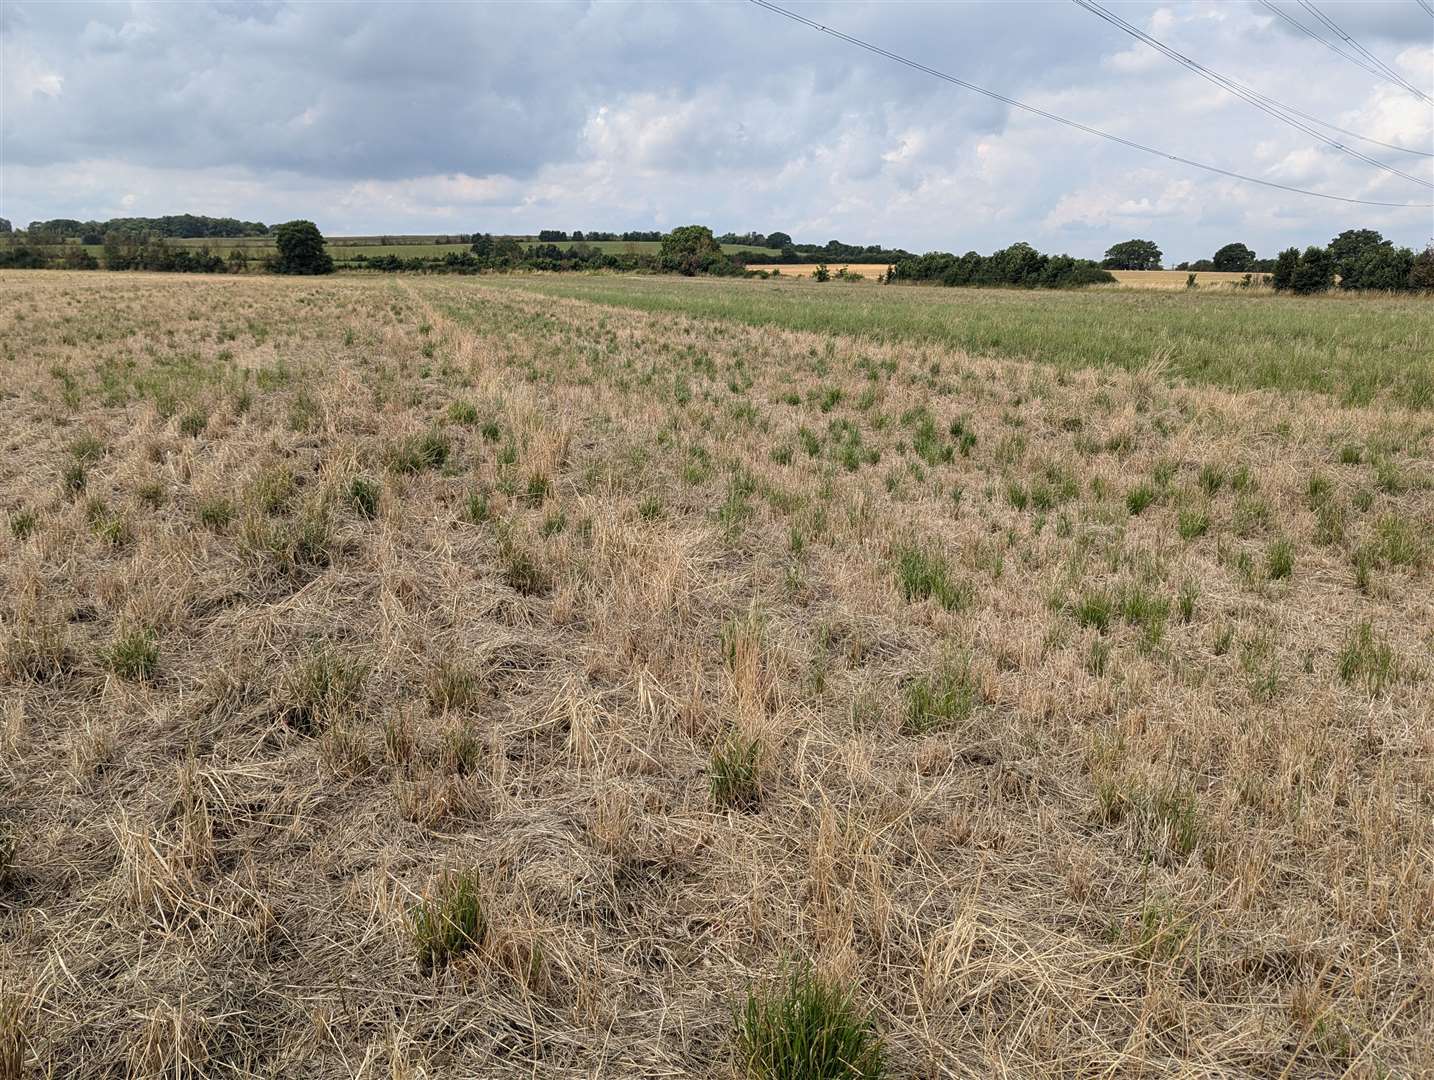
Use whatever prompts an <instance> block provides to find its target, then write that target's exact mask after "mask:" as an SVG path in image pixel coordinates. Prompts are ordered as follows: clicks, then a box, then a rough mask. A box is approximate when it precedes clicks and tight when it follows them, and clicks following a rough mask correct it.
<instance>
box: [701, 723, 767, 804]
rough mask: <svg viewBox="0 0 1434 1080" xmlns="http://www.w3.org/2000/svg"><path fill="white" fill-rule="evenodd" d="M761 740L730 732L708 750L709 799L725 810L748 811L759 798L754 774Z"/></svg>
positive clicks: (758, 783) (759, 793)
mask: <svg viewBox="0 0 1434 1080" xmlns="http://www.w3.org/2000/svg"><path fill="white" fill-rule="evenodd" d="M760 750H761V744H760V743H759V742H758V741H757V740H756V739H750V740H748V739H743V738H741V737H740V736H736V735H734V736H732V737H731V738H729V739H727V740H726V741H725V742H723V743H722V744H721V745H720V746H718V747H717V748H716V749H715V750H713V751H712V764H711V767H710V776H711V789H712V801H713V802H714V803H716V804H717V805H718V806H719V807H725V808H727V809H729V810H740V811H751V810H755V809H757V806H758V804H760V802H761V801H762V788H761V784H760V782H759V780H758V775H757V759H758V755H759V752H760Z"/></svg>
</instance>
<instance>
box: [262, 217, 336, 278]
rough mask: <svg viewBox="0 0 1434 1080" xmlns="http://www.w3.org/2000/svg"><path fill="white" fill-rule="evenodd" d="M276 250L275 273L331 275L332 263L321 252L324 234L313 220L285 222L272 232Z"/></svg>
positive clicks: (324, 252) (332, 261) (323, 251)
mask: <svg viewBox="0 0 1434 1080" xmlns="http://www.w3.org/2000/svg"><path fill="white" fill-rule="evenodd" d="M274 243H275V246H276V247H277V248H278V250H279V255H278V258H277V259H275V261H274V272H275V273H276V274H332V273H333V272H334V260H333V258H332V257H331V256H330V255H329V253H328V252H327V251H325V250H324V235H323V233H321V232H319V227H318V226H317V225H315V224H314V223H313V222H312V221H302V220H301V221H286V222H285V223H284V224H282V225H280V226H278V227H276V228H275V230H274Z"/></svg>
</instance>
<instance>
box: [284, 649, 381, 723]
mask: <svg viewBox="0 0 1434 1080" xmlns="http://www.w3.org/2000/svg"><path fill="white" fill-rule="evenodd" d="M367 677H368V672H367V670H366V669H365V668H364V667H363V665H361V664H359V663H358V662H356V661H354V660H351V659H348V658H346V657H343V656H340V655H339V654H338V653H335V652H333V651H332V650H330V649H328V648H320V649H318V650H316V651H314V652H313V653H311V654H310V655H309V656H308V657H306V658H305V659H304V660H303V661H302V662H300V663H299V665H298V666H297V667H296V668H295V669H294V670H293V671H292V672H290V674H289V677H288V678H287V679H286V680H285V681H284V684H283V686H282V690H281V693H282V700H281V702H280V706H279V719H280V720H281V721H283V723H284V724H285V725H286V726H287V727H289V728H291V729H293V730H294V731H297V732H298V733H299V734H300V735H317V734H318V733H319V732H321V731H323V730H324V729H325V728H327V727H329V726H330V725H331V724H333V723H334V722H335V721H336V720H339V719H341V718H342V717H343V716H344V715H346V714H347V713H349V712H350V711H352V710H353V709H354V708H355V706H356V705H357V704H358V701H359V699H360V697H361V695H362V693H363V686H364V681H365V679H366V678H367Z"/></svg>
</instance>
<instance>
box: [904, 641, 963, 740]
mask: <svg viewBox="0 0 1434 1080" xmlns="http://www.w3.org/2000/svg"><path fill="white" fill-rule="evenodd" d="M977 695H978V687H977V685H976V681H975V679H974V678H973V677H972V674H971V666H970V662H969V661H967V660H965V659H964V658H963V659H962V660H960V661H959V662H948V663H946V664H943V665H942V667H941V669H940V670H939V671H937V672H936V673H935V674H934V675H931V676H922V677H920V678H918V679H916V680H915V681H914V682H913V683H912V684H911V685H910V686H909V687H908V688H907V691H906V721H905V724H904V728H905V730H906V731H907V732H908V733H910V734H913V735H924V734H926V733H927V732H930V731H939V730H943V729H947V728H950V727H953V726H955V725H957V724H960V723H962V722H963V721H965V720H967V719H969V718H970V716H971V714H972V712H974V711H975V708H976V701H977Z"/></svg>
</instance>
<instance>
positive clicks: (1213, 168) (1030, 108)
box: [752, 0, 1434, 210]
mask: <svg viewBox="0 0 1434 1080" xmlns="http://www.w3.org/2000/svg"><path fill="white" fill-rule="evenodd" d="M752 3H754V4H756V5H757V6H758V7H761V8H766V9H767V10H768V11H771V12H774V13H775V14H777V15H781V16H783V17H784V18H788V19H791V20H792V21H793V22H797V23H801V24H802V25H803V26H807V27H810V28H811V29H813V30H819V31H820V32H822V33H823V34H829V35H830V36H832V37H834V38H836V39H837V40H838V41H844V42H846V43H847V44H848V45H855V46H856V47H857V48H859V49H865V50H866V51H867V52H869V53H875V54H876V55H877V56H882V57H885V58H886V59H888V60H892V61H895V62H896V63H898V64H904V65H905V66H906V67H909V68H912V69H913V70H915V71H920V72H923V73H925V74H927V75H931V76H934V77H935V78H938V79H941V80H943V81H945V82H949V83H952V84H953V85H956V86H959V87H962V88H963V89H966V90H972V91H974V92H975V93H978V94H984V95H985V96H986V97H988V98H992V99H994V100H996V101H999V102H1001V103H1002V104H1005V105H1009V106H1011V107H1012V108H1014V109H1022V110H1024V111H1025V112H1028V113H1032V114H1034V115H1036V116H1040V117H1043V118H1044V119H1046V120H1054V121H1055V122H1056V123H1058V124H1064V125H1066V126H1067V127H1071V128H1075V129H1076V130H1077V131H1084V132H1085V133H1086V134H1088V135H1096V136H1099V137H1100V138H1102V139H1108V140H1110V141H1111V142H1116V143H1120V144H1121V145H1122V146H1128V147H1130V148H1131V149H1132V150H1140V151H1142V152H1143V153H1146V154H1154V155H1155V156H1157V157H1163V158H1166V159H1167V160H1169V161H1175V162H1179V163H1180V164H1181V165H1189V166H1190V167H1191V168H1195V169H1203V170H1205V171H1206V172H1211V173H1217V174H1219V175H1220V176H1228V177H1230V178H1231V179H1233V180H1243V181H1244V182H1246V183H1249V184H1259V185H1261V186H1262V187H1269V188H1278V189H1279V190H1281V191H1289V192H1293V193H1295V194H1297V195H1310V196H1313V197H1314V198H1316V199H1331V200H1333V201H1335V202H1342V203H1355V204H1357V205H1360V206H1393V207H1398V208H1400V209H1405V210H1422V209H1425V208H1428V207H1434V203H1398V202H1380V201H1378V200H1375V199H1355V198H1350V197H1349V196H1347V195H1328V194H1326V193H1325V192H1322V191H1310V190H1308V189H1307V188H1299V187H1293V186H1291V185H1290V184H1281V183H1279V182H1278V181H1275V180H1261V179H1260V178H1259V177H1257V176H1246V175H1245V174H1243V173H1237V172H1232V171H1231V170H1229V169H1222V168H1220V167H1219V166H1218V165H1207V164H1205V163H1204V162H1202V161H1194V160H1192V159H1190V158H1186V157H1181V156H1179V155H1178V154H1170V153H1167V152H1166V151H1164V150H1158V149H1156V148H1155V147H1153V146H1147V145H1145V144H1144V143H1140V142H1136V141H1135V140H1134V139H1127V138H1125V137H1124V136H1122V135H1113V134H1111V133H1110V132H1108V131H1102V130H1100V129H1099V128H1095V127H1091V126H1090V125H1089V124H1083V123H1081V122H1080V121H1078V120H1071V119H1069V118H1067V117H1064V116H1058V115H1057V114H1056V113H1053V112H1048V111H1047V110H1045V109H1042V108H1039V107H1038V106H1035V105H1027V104H1026V103H1025V102H1023V101H1017V100H1016V99H1015V98H1011V97H1007V96H1006V95H1005V94H1001V93H997V92H996V91H994V90H987V89H986V88H985V87H984V86H977V85H976V84H975V83H973V82H967V81H966V80H965V79H962V78H958V77H957V76H955V75H949V74H947V73H946V72H944V71H937V70H936V69H935V68H932V67H927V66H926V65H925V64H922V63H919V62H918V61H915V60H911V59H909V58H907V57H905V56H902V55H900V54H899V53H894V52H890V51H889V50H887V49H883V48H881V46H879V45H873V44H872V43H871V42H869V41H863V40H862V39H861V38H858V37H852V36H851V35H850V34H844V33H842V32H841V31H840V30H834V29H833V28H832V27H830V26H823V25H822V24H821V23H819V22H814V21H813V20H811V19H808V18H807V17H806V16H804V15H798V14H797V13H796V12H795V11H788V10H787V9H786V8H783V7H778V6H777V5H776V4H773V3H771V2H770V0H752Z"/></svg>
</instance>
